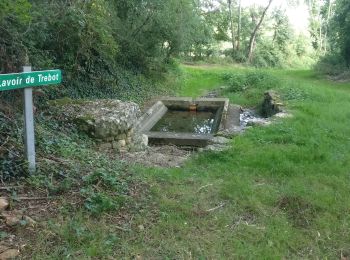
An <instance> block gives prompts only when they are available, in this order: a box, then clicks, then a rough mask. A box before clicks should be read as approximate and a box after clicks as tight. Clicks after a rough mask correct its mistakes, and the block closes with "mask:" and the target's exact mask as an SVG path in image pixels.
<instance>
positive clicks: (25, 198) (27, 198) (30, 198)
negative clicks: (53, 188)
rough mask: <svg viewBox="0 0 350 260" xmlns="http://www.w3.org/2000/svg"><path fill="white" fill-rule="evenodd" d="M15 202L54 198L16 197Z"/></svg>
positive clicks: (50, 198)
mask: <svg viewBox="0 0 350 260" xmlns="http://www.w3.org/2000/svg"><path fill="white" fill-rule="evenodd" d="M14 199H15V200H52V199H54V198H53V197H16V198H14Z"/></svg>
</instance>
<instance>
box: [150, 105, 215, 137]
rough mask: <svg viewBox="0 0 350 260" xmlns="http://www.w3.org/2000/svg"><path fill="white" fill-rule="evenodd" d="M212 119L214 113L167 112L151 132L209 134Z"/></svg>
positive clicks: (212, 122) (211, 128)
mask: <svg viewBox="0 0 350 260" xmlns="http://www.w3.org/2000/svg"><path fill="white" fill-rule="evenodd" d="M214 119H215V113H214V112H210V111H205V112H192V111H174V110H169V111H168V112H167V113H166V114H165V115H164V116H163V117H162V118H161V119H160V120H159V121H158V123H157V124H156V125H155V126H154V127H153V128H152V130H151V131H157V132H177V133H195V134H210V133H212V131H213V128H214V121H215V120H214Z"/></svg>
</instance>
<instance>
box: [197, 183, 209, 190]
mask: <svg viewBox="0 0 350 260" xmlns="http://www.w3.org/2000/svg"><path fill="white" fill-rule="evenodd" d="M209 186H213V184H212V183H210V184H207V185H204V186H202V187H200V188H199V189H198V190H197V192H200V191H201V190H203V189H205V188H207V187H209Z"/></svg>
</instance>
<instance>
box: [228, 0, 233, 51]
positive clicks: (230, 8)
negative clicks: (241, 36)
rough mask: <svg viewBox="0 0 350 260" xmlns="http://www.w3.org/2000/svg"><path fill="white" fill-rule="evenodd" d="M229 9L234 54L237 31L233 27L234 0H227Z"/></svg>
mask: <svg viewBox="0 0 350 260" xmlns="http://www.w3.org/2000/svg"><path fill="white" fill-rule="evenodd" d="M227 3H228V10H229V19H230V29H231V43H232V54H233V53H234V51H235V32H234V29H233V17H232V0H227Z"/></svg>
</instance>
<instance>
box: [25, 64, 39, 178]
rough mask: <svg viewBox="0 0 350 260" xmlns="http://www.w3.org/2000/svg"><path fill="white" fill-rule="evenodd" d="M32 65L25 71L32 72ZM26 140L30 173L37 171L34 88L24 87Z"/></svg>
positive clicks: (26, 67)
mask: <svg viewBox="0 0 350 260" xmlns="http://www.w3.org/2000/svg"><path fill="white" fill-rule="evenodd" d="M31 71H32V67H31V66H24V67H23V72H31ZM23 94H24V129H25V130H24V142H25V154H26V157H27V161H28V169H29V173H34V172H35V171H36V163H35V135H34V115H33V88H25V89H24V92H23Z"/></svg>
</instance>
